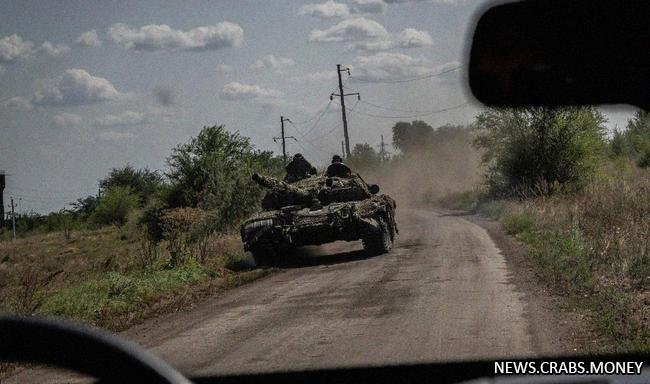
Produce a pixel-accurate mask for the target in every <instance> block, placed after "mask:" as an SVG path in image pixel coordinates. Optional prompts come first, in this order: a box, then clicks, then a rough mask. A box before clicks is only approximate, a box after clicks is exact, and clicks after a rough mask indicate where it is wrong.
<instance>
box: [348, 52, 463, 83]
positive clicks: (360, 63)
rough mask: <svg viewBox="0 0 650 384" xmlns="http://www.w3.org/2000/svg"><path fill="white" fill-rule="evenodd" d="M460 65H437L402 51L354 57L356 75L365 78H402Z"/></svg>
mask: <svg viewBox="0 0 650 384" xmlns="http://www.w3.org/2000/svg"><path fill="white" fill-rule="evenodd" d="M458 65H459V63H457V62H452V63H447V64H444V65H441V66H435V65H433V64H432V63H431V62H430V61H429V60H426V59H418V58H413V57H411V56H408V55H404V54H401V53H387V52H381V53H378V54H376V55H372V56H357V57H356V58H355V59H354V67H353V71H354V77H356V78H359V79H364V80H373V81H383V80H401V79H407V78H413V77H418V76H426V75H429V74H431V73H436V72H442V71H444V70H446V69H451V68H453V67H457V66H458Z"/></svg>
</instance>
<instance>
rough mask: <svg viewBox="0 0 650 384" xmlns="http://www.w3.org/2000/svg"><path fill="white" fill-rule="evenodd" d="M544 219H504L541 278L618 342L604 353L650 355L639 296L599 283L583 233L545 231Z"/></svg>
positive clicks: (522, 215)
mask: <svg viewBox="0 0 650 384" xmlns="http://www.w3.org/2000/svg"><path fill="white" fill-rule="evenodd" d="M538 220H539V219H538V218H536V217H535V215H534V214H533V213H532V212H530V211H527V210H523V211H518V212H514V213H513V212H508V213H504V214H503V215H502V217H501V218H500V221H501V223H502V225H503V228H504V230H505V231H506V232H507V233H508V234H510V235H512V236H514V237H515V238H517V239H518V240H520V241H522V242H524V243H526V244H527V245H528V255H529V257H530V260H531V262H532V263H533V265H534V267H535V270H536V271H537V273H538V275H539V276H540V277H541V278H542V279H543V280H544V281H546V282H549V283H551V284H552V286H553V287H554V288H556V289H557V290H558V291H559V292H561V293H562V294H563V295H564V296H566V297H567V299H568V300H569V301H570V303H571V304H572V306H574V307H578V308H582V309H586V310H588V311H589V313H590V315H591V316H590V317H591V320H592V323H593V327H594V331H595V332H596V333H597V334H601V335H604V336H606V337H608V338H609V339H610V340H612V342H613V343H614V345H612V346H611V347H609V348H604V350H616V351H624V352H629V351H644V352H648V351H650V330H649V329H648V328H647V327H646V326H645V325H644V324H643V323H642V322H641V321H639V319H638V317H639V311H638V304H637V303H635V301H634V296H633V294H632V293H631V292H627V291H625V290H622V289H621V288H620V287H618V286H615V285H614V286H603V285H602V284H599V283H598V281H597V275H596V273H597V271H599V268H598V265H596V261H595V260H594V257H593V254H592V253H591V252H590V247H589V244H588V243H587V242H586V241H585V239H583V238H582V237H581V236H580V234H579V232H578V231H561V230H557V229H549V228H545V227H543V226H542V225H540V223H539V221H538Z"/></svg>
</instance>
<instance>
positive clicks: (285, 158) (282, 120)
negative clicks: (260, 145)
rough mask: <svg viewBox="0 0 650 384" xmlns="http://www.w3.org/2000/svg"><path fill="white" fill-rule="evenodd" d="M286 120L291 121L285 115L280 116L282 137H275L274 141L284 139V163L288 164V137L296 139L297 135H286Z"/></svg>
mask: <svg viewBox="0 0 650 384" xmlns="http://www.w3.org/2000/svg"><path fill="white" fill-rule="evenodd" d="M285 121H291V120H289V119H288V118H285V117H284V116H280V133H281V137H274V138H273V141H275V142H276V143H277V140H280V139H281V140H282V158H283V159H284V165H287V143H286V139H294V140H296V138H295V137H293V136H285V135H284V122H285ZM296 141H298V140H296Z"/></svg>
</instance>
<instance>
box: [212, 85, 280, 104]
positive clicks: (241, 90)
mask: <svg viewBox="0 0 650 384" xmlns="http://www.w3.org/2000/svg"><path fill="white" fill-rule="evenodd" d="M280 96H282V93H281V92H279V91H276V90H275V89H268V88H262V87H260V86H259V85H249V84H242V83H239V82H236V81H234V82H232V83H228V84H226V85H225V86H224V87H223V89H222V90H221V93H220V97H221V98H222V99H224V100H251V99H257V98H264V97H280Z"/></svg>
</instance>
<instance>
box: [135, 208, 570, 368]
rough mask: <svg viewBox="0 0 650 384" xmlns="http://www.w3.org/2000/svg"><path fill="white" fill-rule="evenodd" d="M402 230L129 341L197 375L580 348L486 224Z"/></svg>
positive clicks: (444, 222)
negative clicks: (393, 240) (382, 244)
mask: <svg viewBox="0 0 650 384" xmlns="http://www.w3.org/2000/svg"><path fill="white" fill-rule="evenodd" d="M398 223H399V225H400V238H399V241H398V242H397V244H396V247H395V249H394V250H393V251H392V252H391V253H389V254H386V255H382V256H379V257H373V258H366V257H365V256H364V253H363V251H361V247H360V244H354V245H352V244H347V243H335V244H331V245H329V246H327V247H322V249H320V251H319V253H316V252H310V251H306V252H304V254H300V255H299V256H298V259H299V263H298V264H300V265H298V266H296V267H295V268H288V269H285V270H283V271H281V272H279V273H277V274H274V275H271V276H270V277H268V278H265V279H262V280H260V281H258V282H255V283H252V284H250V285H247V286H244V287H240V288H237V289H235V290H232V291H230V292H227V293H225V294H223V295H221V296H218V297H215V298H212V299H209V300H207V301H206V302H204V303H202V304H201V305H200V306H198V307H197V308H195V309H193V310H191V311H189V312H185V313H176V314H171V315H167V316H162V317H160V318H157V319H154V320H151V321H148V322H146V323H144V324H142V325H140V326H137V327H135V328H133V329H131V330H129V331H127V332H125V333H124V334H123V335H124V336H126V337H127V338H129V339H131V340H134V341H136V342H138V343H141V344H143V345H144V346H146V347H147V348H149V349H151V350H152V351H153V352H154V353H155V354H157V355H159V356H161V357H162V358H164V359H165V360H167V361H169V362H171V363H172V364H173V365H174V366H176V367H178V368H179V369H180V370H181V371H182V372H185V373H192V374H194V375H196V374H218V373H234V372H251V371H270V370H279V369H283V370H284V369H302V368H315V367H336V366H351V365H360V364H364V365H365V364H385V363H398V362H425V361H434V360H457V359H468V358H490V357H505V356H518V357H523V356H533V355H539V354H558V353H568V352H572V351H573V347H574V346H573V345H572V344H571V343H572V342H571V341H570V337H569V336H567V329H565V328H564V327H563V325H562V324H560V323H559V320H558V318H557V314H555V313H552V312H553V311H552V309H551V308H545V307H548V306H549V304H548V303H547V302H545V301H543V300H542V301H540V300H541V299H539V298H537V297H536V296H535V293H536V292H531V288H530V287H527V286H525V284H519V283H517V278H516V276H514V275H513V274H512V272H513V271H514V272H516V270H515V269H513V268H514V267H512V266H510V265H509V263H508V262H507V261H506V257H504V255H503V254H502V252H501V251H500V250H499V248H497V246H496V245H495V241H494V240H493V238H492V237H491V236H490V235H489V234H488V232H487V231H486V230H485V229H484V228H482V227H481V226H479V225H477V224H475V223H472V222H471V221H469V220H467V219H466V218H465V217H463V216H462V215H460V216H459V215H453V214H445V213H442V212H437V211H431V210H428V211H427V210H410V211H406V210H402V211H400V216H398ZM323 253H325V254H327V255H326V256H323V255H322V254H323ZM517 273H518V272H517Z"/></svg>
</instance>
